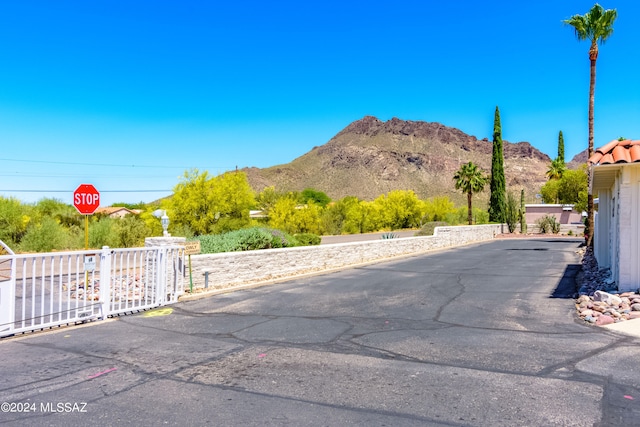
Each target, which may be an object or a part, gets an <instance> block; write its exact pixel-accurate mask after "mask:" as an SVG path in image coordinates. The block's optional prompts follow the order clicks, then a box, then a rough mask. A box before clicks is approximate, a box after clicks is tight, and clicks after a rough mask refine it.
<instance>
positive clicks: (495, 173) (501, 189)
mask: <svg viewBox="0 0 640 427" xmlns="http://www.w3.org/2000/svg"><path fill="white" fill-rule="evenodd" d="M490 187H491V198H490V199H489V221H491V222H500V223H502V222H504V214H505V197H506V188H505V182H504V152H503V148H502V126H501V125H500V110H499V109H498V107H497V106H496V113H495V116H494V119H493V155H492V158H491V185H490Z"/></svg>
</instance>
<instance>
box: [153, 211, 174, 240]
mask: <svg viewBox="0 0 640 427" xmlns="http://www.w3.org/2000/svg"><path fill="white" fill-rule="evenodd" d="M153 216H155V217H156V218H160V224H162V235H163V236H164V237H171V234H169V231H168V230H169V217H168V216H167V211H166V210H162V209H156V210H155V211H153Z"/></svg>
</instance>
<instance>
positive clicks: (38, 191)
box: [0, 190, 173, 193]
mask: <svg viewBox="0 0 640 427" xmlns="http://www.w3.org/2000/svg"><path fill="white" fill-rule="evenodd" d="M0 191H5V192H7V193H73V191H70V190H0ZM172 191H173V190H100V193H170V192H172Z"/></svg>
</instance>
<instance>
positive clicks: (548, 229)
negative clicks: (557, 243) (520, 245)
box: [536, 215, 560, 234]
mask: <svg viewBox="0 0 640 427" xmlns="http://www.w3.org/2000/svg"><path fill="white" fill-rule="evenodd" d="M536 225H537V226H538V228H539V229H540V233H542V234H546V233H553V234H558V233H559V232H560V223H559V222H558V221H556V217H555V216H553V215H545V216H543V217H542V218H539V219H538V220H537V221H536Z"/></svg>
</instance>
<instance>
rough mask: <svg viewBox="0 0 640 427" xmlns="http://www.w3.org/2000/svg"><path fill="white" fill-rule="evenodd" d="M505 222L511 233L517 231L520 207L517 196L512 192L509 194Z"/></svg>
mask: <svg viewBox="0 0 640 427" xmlns="http://www.w3.org/2000/svg"><path fill="white" fill-rule="evenodd" d="M504 217H505V218H504V220H505V222H506V223H507V227H508V228H509V233H513V232H514V231H516V224H518V219H519V206H518V201H517V200H516V196H514V194H513V193H512V192H509V193H507V202H506V203H505V210H504Z"/></svg>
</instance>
